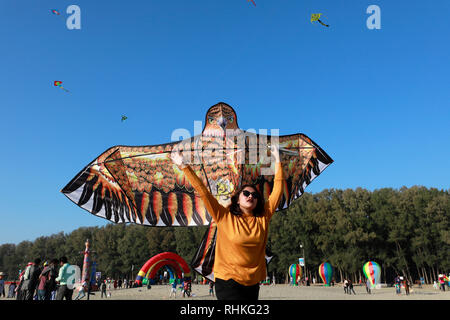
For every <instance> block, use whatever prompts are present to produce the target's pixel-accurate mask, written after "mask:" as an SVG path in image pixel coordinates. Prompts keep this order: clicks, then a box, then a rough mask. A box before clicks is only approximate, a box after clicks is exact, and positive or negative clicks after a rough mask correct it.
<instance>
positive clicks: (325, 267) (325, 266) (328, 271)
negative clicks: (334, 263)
mask: <svg viewBox="0 0 450 320" xmlns="http://www.w3.org/2000/svg"><path fill="white" fill-rule="evenodd" d="M319 276H320V277H321V278H322V281H323V283H325V286H327V287H328V286H330V283H331V278H332V277H333V268H332V267H331V264H329V263H328V262H324V263H322V264H321V265H320V266H319Z"/></svg>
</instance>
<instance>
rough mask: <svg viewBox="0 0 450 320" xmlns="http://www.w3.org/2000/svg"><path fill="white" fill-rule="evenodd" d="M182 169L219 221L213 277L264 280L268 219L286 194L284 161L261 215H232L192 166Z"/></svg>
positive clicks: (244, 281)
mask: <svg viewBox="0 0 450 320" xmlns="http://www.w3.org/2000/svg"><path fill="white" fill-rule="evenodd" d="M183 171H184V173H185V174H186V176H187V178H188V179H189V182H190V183H191V185H192V186H193V187H194V189H195V190H196V191H197V192H198V193H199V194H200V196H201V198H202V200H203V203H204V204H205V207H206V209H207V210H208V212H209V214H210V215H211V217H212V218H213V219H214V221H215V222H216V224H217V240H216V253H215V261H214V269H213V271H214V277H215V278H219V279H222V280H229V279H233V280H235V281H236V282H238V283H240V284H242V285H245V286H251V285H254V284H257V283H258V282H260V281H262V280H264V279H265V278H266V262H265V249H266V243H267V236H268V234H269V222H270V219H271V218H272V215H273V213H274V212H275V210H276V208H277V207H278V205H279V203H280V200H281V196H282V194H283V181H284V178H283V169H282V166H281V163H277V164H276V166H275V180H274V185H273V190H272V193H271V194H270V196H269V199H268V200H267V201H266V203H265V208H264V214H263V215H262V216H260V217H255V216H253V215H248V214H242V215H241V216H236V215H234V214H232V213H231V212H230V209H229V208H225V207H224V206H222V205H221V204H219V202H218V201H217V199H216V198H215V197H214V196H213V195H212V194H211V193H210V192H209V191H208V189H207V188H206V187H205V185H204V184H203V182H202V181H201V180H200V179H199V178H198V177H197V175H196V174H195V172H194V171H193V170H192V168H191V167H189V166H186V167H185V168H184V169H183Z"/></svg>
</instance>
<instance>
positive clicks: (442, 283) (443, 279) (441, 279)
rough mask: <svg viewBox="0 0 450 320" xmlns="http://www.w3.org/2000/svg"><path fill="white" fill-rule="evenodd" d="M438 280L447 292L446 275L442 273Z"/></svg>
mask: <svg viewBox="0 0 450 320" xmlns="http://www.w3.org/2000/svg"><path fill="white" fill-rule="evenodd" d="M438 280H439V286H440V289H441V290H442V291H444V292H445V277H444V275H443V274H440V275H439V279H438Z"/></svg>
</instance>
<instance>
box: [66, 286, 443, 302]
mask: <svg viewBox="0 0 450 320" xmlns="http://www.w3.org/2000/svg"><path fill="white" fill-rule="evenodd" d="M354 289H355V292H356V295H354V294H352V295H349V294H345V293H344V289H343V288H342V286H339V285H338V286H334V287H324V286H322V285H313V286H309V287H305V286H298V287H293V286H291V285H287V284H277V285H272V286H271V285H268V286H265V285H263V286H261V288H260V294H259V298H260V300H450V291H445V292H442V291H440V290H436V289H434V288H433V286H432V285H425V286H423V287H422V288H418V287H413V288H411V290H410V294H409V295H406V294H405V291H404V290H402V294H401V295H396V293H395V288H393V287H391V288H380V289H373V290H372V294H368V293H367V292H366V288H365V287H364V286H355V287H354ZM110 292H111V297H110V298H101V294H100V292H95V294H94V295H91V297H90V299H92V300H98V299H103V300H106V299H112V300H216V298H215V297H213V296H210V295H209V287H208V286H207V285H196V284H193V285H192V296H191V297H184V298H183V295H182V292H181V291H180V290H177V296H176V298H174V297H172V298H169V294H170V286H169V285H153V286H152V287H151V289H147V287H142V288H132V289H116V290H110ZM73 297H74V298H75V297H76V294H75V293H74V296H73ZM84 299H86V298H84Z"/></svg>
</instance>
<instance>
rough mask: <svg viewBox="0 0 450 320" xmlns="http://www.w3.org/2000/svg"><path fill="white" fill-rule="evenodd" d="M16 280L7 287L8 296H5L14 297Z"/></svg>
mask: <svg viewBox="0 0 450 320" xmlns="http://www.w3.org/2000/svg"><path fill="white" fill-rule="evenodd" d="M16 287H17V284H16V281H13V282H11V284H10V285H9V288H8V297H7V298H15V297H16Z"/></svg>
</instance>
